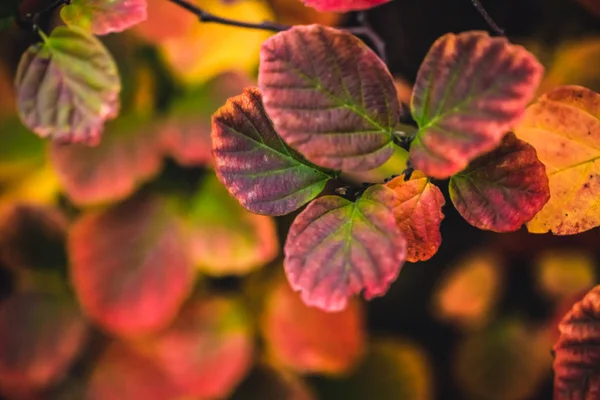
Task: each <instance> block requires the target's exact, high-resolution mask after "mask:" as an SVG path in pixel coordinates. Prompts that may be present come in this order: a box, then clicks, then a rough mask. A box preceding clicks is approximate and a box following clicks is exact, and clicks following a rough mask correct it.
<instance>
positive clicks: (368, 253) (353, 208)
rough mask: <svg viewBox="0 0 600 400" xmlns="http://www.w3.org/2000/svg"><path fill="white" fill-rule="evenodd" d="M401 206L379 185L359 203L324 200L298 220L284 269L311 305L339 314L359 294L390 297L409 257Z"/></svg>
mask: <svg viewBox="0 0 600 400" xmlns="http://www.w3.org/2000/svg"><path fill="white" fill-rule="evenodd" d="M396 202H397V199H396V196H395V194H394V191H393V190H392V189H389V188H387V187H385V186H382V185H375V186H371V187H369V188H368V189H367V190H366V191H365V192H364V193H363V195H362V196H361V197H360V198H359V199H358V200H357V201H356V202H355V203H353V202H351V201H349V200H346V199H344V198H342V197H338V196H324V197H320V198H318V199H317V200H315V201H313V202H312V203H310V204H309V205H308V207H306V209H305V210H304V211H302V213H300V214H299V215H298V216H297V217H296V219H295V220H294V223H293V224H292V226H291V228H290V230H289V233H288V237H287V241H286V243H285V249H284V252H285V262H284V268H285V272H286V275H287V278H288V280H289V282H290V284H291V286H292V288H293V289H294V290H295V291H300V292H301V293H300V294H301V296H302V300H303V301H304V302H305V303H306V304H307V305H309V306H315V307H319V308H321V309H323V310H326V311H338V310H342V309H344V308H345V307H346V304H347V302H348V299H349V298H350V297H352V296H353V295H355V294H358V293H360V292H363V291H364V292H363V293H364V297H365V298H366V299H371V298H373V297H377V296H382V295H383V294H385V292H386V291H387V290H388V287H389V285H390V284H391V283H392V282H393V281H394V280H395V279H396V277H397V276H398V273H399V272H400V268H401V267H402V263H403V262H404V259H405V255H406V240H405V239H404V237H403V236H402V233H401V231H400V228H399V227H398V226H397V225H396V219H395V217H394V213H393V207H394V205H395V204H396Z"/></svg>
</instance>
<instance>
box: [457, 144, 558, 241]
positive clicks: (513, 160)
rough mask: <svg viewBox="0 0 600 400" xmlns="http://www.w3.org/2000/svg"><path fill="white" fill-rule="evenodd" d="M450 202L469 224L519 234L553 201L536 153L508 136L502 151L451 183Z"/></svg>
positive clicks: (481, 160) (471, 166)
mask: <svg viewBox="0 0 600 400" xmlns="http://www.w3.org/2000/svg"><path fill="white" fill-rule="evenodd" d="M449 189H450V199H452V203H454V206H455V207H456V209H457V210H458V212H459V213H460V215H462V216H463V218H464V219H465V220H467V222H468V223H470V224H471V225H473V226H476V227H477V228H479V229H486V230H491V231H495V232H510V231H516V230H517V229H519V228H521V226H522V225H523V224H524V223H526V222H528V221H530V220H531V219H532V218H533V217H534V216H535V215H536V214H537V213H538V212H539V211H540V210H541V209H542V207H544V204H546V202H547V201H548V199H549V198H550V187H549V185H548V176H547V175H546V169H545V167H544V164H542V162H541V161H540V160H538V158H537V155H536V152H535V149H534V148H533V147H532V146H531V145H529V144H528V143H526V142H524V141H522V140H520V139H517V137H516V136H515V135H514V134H513V133H512V132H511V133H508V134H506V136H505V137H504V139H502V143H501V144H500V147H498V148H497V149H496V150H494V151H492V152H491V153H488V154H486V155H484V156H481V157H479V158H477V159H476V160H474V161H473V162H472V163H470V164H469V167H468V168H467V169H466V170H464V171H462V172H460V173H459V174H456V175H454V176H453V177H452V178H451V179H450V186H449Z"/></svg>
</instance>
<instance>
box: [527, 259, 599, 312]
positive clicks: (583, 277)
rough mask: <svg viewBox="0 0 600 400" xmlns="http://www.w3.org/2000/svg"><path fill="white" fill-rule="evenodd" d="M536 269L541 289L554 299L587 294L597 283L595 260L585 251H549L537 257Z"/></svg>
mask: <svg viewBox="0 0 600 400" xmlns="http://www.w3.org/2000/svg"><path fill="white" fill-rule="evenodd" d="M536 267H537V281H538V286H539V288H540V289H541V290H542V292H544V294H546V295H548V296H550V297H553V298H558V299H565V298H569V297H571V296H574V295H577V294H578V293H581V292H584V293H585V292H587V291H588V290H590V289H591V288H592V287H593V286H594V283H595V282H596V281H597V279H596V270H595V269H596V265H595V262H594V258H593V257H592V256H591V254H588V253H587V252H585V251H577V250H547V251H545V252H542V253H541V254H540V255H539V256H538V257H537V260H536ZM561 317H562V316H561Z"/></svg>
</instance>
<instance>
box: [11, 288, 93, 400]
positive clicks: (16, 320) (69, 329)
mask: <svg viewBox="0 0 600 400" xmlns="http://www.w3.org/2000/svg"><path fill="white" fill-rule="evenodd" d="M86 337H87V325H86V323H85V320H84V319H83V317H82V315H81V313H80V312H79V310H78V309H77V306H76V305H75V303H74V302H72V301H69V300H67V299H64V298H62V297H60V295H53V294H47V293H18V294H14V295H12V297H10V298H9V299H8V300H5V301H4V302H3V303H2V304H1V305H0V388H1V390H2V391H3V392H5V393H10V394H12V395H14V396H16V397H18V396H23V395H26V394H32V393H34V392H36V391H40V390H42V389H44V388H46V387H47V386H48V385H50V384H52V383H55V382H57V381H58V380H60V379H61V378H62V377H63V376H64V374H65V373H66V371H67V369H68V368H69V365H70V364H71V362H72V361H73V359H74V358H75V357H76V356H77V354H78V352H79V350H80V348H81V347H82V345H83V344H84V341H85V339H86Z"/></svg>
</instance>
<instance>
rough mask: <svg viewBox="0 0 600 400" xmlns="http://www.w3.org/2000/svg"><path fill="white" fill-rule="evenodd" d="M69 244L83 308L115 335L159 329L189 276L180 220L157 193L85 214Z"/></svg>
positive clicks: (181, 297) (172, 312)
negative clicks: (156, 195)
mask: <svg viewBox="0 0 600 400" xmlns="http://www.w3.org/2000/svg"><path fill="white" fill-rule="evenodd" d="M68 247H69V255H70V259H71V266H70V267H71V277H72V280H73V284H74V286H75V291H76V292H77V295H78V297H79V301H80V302H81V305H82V307H83V310H84V311H85V312H86V314H87V315H88V316H89V317H90V318H92V319H93V320H94V321H96V322H97V323H98V324H99V325H101V326H102V327H103V328H104V329H106V330H108V331H110V332H112V333H115V334H118V335H122V336H135V335H143V334H147V333H149V332H153V331H156V330H158V329H162V328H164V327H165V326H166V325H167V324H168V323H169V322H170V321H171V320H172V319H173V318H174V317H175V315H176V314H177V311H178V310H179V307H180V306H181V304H182V303H183V301H184V300H185V298H186V297H187V295H188V293H189V291H190V288H191V286H192V283H193V280H194V274H193V266H192V262H191V259H190V257H189V255H188V247H187V243H186V240H185V237H184V236H183V235H182V232H181V228H180V226H179V221H177V220H176V217H175V215H174V212H173V211H171V210H170V209H169V208H168V206H167V204H165V202H164V201H161V200H159V199H156V198H144V197H134V198H132V199H130V200H128V201H127V202H125V203H122V204H119V205H116V206H113V207H111V208H108V209H105V210H102V211H90V212H88V213H86V214H84V215H83V216H82V217H81V218H80V219H79V220H78V221H77V222H76V223H75V224H74V225H73V227H72V228H71V230H70V232H69V240H68Z"/></svg>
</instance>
